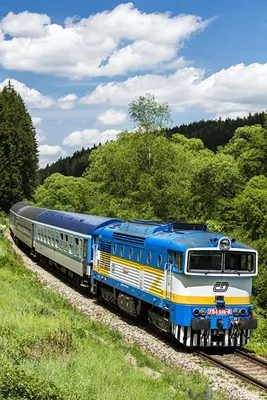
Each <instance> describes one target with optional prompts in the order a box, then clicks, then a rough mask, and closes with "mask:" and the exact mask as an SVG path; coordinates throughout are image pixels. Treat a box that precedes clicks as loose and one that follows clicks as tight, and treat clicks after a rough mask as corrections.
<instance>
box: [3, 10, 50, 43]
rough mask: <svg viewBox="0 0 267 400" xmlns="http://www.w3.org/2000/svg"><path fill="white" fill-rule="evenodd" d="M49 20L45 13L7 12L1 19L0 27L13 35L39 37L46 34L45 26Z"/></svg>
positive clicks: (4, 31) (5, 32) (48, 23)
mask: <svg viewBox="0 0 267 400" xmlns="http://www.w3.org/2000/svg"><path fill="white" fill-rule="evenodd" d="M50 23H51V20H50V18H49V16H48V15H46V14H36V13H30V12H28V11H24V12H22V13H19V14H14V13H13V12H9V13H8V14H7V15H6V16H5V17H4V18H3V19H2V21H1V23H0V29H1V30H2V31H3V33H4V34H8V35H10V36H13V37H41V36H44V35H46V26H47V25H50Z"/></svg>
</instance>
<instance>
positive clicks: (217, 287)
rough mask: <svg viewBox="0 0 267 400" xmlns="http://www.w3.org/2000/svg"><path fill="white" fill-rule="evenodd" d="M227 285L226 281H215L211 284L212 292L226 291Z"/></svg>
mask: <svg viewBox="0 0 267 400" xmlns="http://www.w3.org/2000/svg"><path fill="white" fill-rule="evenodd" d="M228 287H229V283H228V282H216V283H215V285H214V286H213V291H214V292H226V291H227V289H228Z"/></svg>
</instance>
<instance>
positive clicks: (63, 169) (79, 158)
mask: <svg viewBox="0 0 267 400" xmlns="http://www.w3.org/2000/svg"><path fill="white" fill-rule="evenodd" d="M99 146H101V143H99V145H98V146H96V145H94V146H93V147H91V148H88V149H85V148H84V147H83V148H82V149H81V150H77V151H75V153H74V154H73V155H72V156H69V157H65V158H62V157H60V158H59V159H58V160H57V161H56V162H54V163H53V164H51V165H47V166H46V167H45V168H41V169H40V170H39V182H40V183H41V184H42V183H43V181H44V180H45V179H46V178H47V177H48V176H50V175H52V174H55V173H59V174H62V175H65V176H75V177H78V176H82V174H83V173H84V171H85V170H86V168H87V167H88V158H89V154H90V153H91V151H93V150H95V149H97V148H98V147H99Z"/></svg>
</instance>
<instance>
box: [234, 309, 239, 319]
mask: <svg viewBox="0 0 267 400" xmlns="http://www.w3.org/2000/svg"><path fill="white" fill-rule="evenodd" d="M238 314H239V310H238V308H235V309H234V315H235V316H236V317H237V316H238Z"/></svg>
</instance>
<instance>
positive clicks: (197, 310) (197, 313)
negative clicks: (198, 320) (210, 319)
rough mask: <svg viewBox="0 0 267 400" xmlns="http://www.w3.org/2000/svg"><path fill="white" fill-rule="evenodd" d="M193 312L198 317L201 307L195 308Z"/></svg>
mask: <svg viewBox="0 0 267 400" xmlns="http://www.w3.org/2000/svg"><path fill="white" fill-rule="evenodd" d="M193 314H194V316H195V317H198V316H199V309H198V308H195V309H194V311H193Z"/></svg>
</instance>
